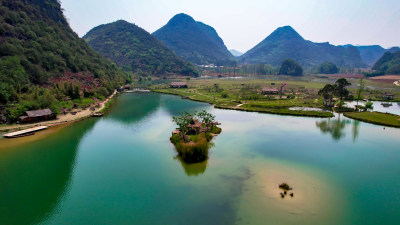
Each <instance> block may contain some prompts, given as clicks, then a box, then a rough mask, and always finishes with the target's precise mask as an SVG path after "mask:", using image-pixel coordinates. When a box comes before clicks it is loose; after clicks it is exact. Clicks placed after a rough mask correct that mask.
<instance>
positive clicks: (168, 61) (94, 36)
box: [83, 20, 198, 76]
mask: <svg viewBox="0 0 400 225" xmlns="http://www.w3.org/2000/svg"><path fill="white" fill-rule="evenodd" d="M83 38H84V39H85V40H86V41H87V43H88V44H89V45H90V46H91V47H92V48H93V49H94V50H96V51H98V52H100V53H101V54H102V55H103V56H105V57H107V58H109V59H111V60H112V61H114V62H115V63H116V64H117V65H118V66H120V67H121V68H123V69H124V70H125V71H131V72H133V73H136V74H138V75H142V76H143V75H156V76H161V75H168V74H180V75H188V76H198V73H197V70H196V68H195V67H194V65H193V64H191V63H189V62H186V61H185V60H184V59H182V58H180V57H179V56H177V55H175V53H174V52H173V51H172V50H171V49H169V48H167V47H166V46H165V45H164V44H163V43H161V42H160V41H159V40H157V39H156V38H155V37H153V36H152V35H151V34H149V33H148V32H147V31H145V30H143V29H142V28H140V27H138V26H136V25H135V24H131V23H128V22H126V21H124V20H119V21H116V22H114V23H109V24H104V25H100V26H98V27H95V28H93V29H92V30H90V31H89V32H88V33H87V34H86V35H85V36H84V37H83Z"/></svg>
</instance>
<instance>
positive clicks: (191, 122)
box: [170, 110, 221, 163]
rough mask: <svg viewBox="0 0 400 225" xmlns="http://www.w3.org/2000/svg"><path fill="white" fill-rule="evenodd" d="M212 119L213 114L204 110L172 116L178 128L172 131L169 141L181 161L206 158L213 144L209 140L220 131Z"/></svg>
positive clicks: (198, 160) (213, 117)
mask: <svg viewBox="0 0 400 225" xmlns="http://www.w3.org/2000/svg"><path fill="white" fill-rule="evenodd" d="M214 119H215V116H213V115H212V114H210V113H208V112H207V111H205V110H203V111H201V112H200V113H197V114H196V113H195V114H190V113H188V112H184V113H183V114H181V115H180V116H177V117H173V121H174V122H175V123H176V124H177V125H178V126H179V128H178V129H177V130H175V131H174V132H173V133H172V136H171V138H170V141H171V143H172V144H174V146H175V148H176V150H177V152H178V155H179V157H181V159H182V160H183V161H185V162H188V163H195V162H202V161H204V160H206V159H207V158H208V149H209V148H210V147H212V145H213V144H212V143H211V140H212V139H213V137H214V136H216V135H218V134H220V133H221V128H219V127H217V126H216V125H217V124H218V123H217V122H215V121H214Z"/></svg>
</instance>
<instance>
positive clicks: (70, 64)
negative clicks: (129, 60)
mask: <svg viewBox="0 0 400 225" xmlns="http://www.w3.org/2000/svg"><path fill="white" fill-rule="evenodd" d="M0 40H1V43H0V103H1V105H3V106H4V105H7V106H8V107H6V108H8V109H9V114H12V113H10V112H11V111H12V110H14V109H15V108H18V107H20V108H21V109H36V108H41V107H49V106H50V105H51V104H52V103H51V100H54V101H56V100H60V99H61V98H63V97H65V96H63V97H62V96H55V92H53V91H52V90H47V89H49V88H50V87H52V86H53V85H54V83H58V82H61V81H62V82H69V81H71V77H79V78H80V79H75V80H74V83H76V84H75V85H76V86H77V89H79V92H80V94H82V89H81V87H82V86H85V87H86V88H87V89H88V90H89V89H92V88H94V89H97V88H98V87H100V86H106V88H107V89H112V88H114V87H116V86H118V85H121V84H123V83H125V82H126V81H127V80H129V77H128V76H127V75H126V74H125V73H123V72H122V71H121V70H120V69H118V68H117V66H116V65H115V64H113V63H111V62H110V61H109V60H107V59H105V58H104V57H103V56H101V55H100V54H99V53H96V52H95V51H94V50H92V49H91V48H90V47H89V46H88V45H87V44H86V42H85V41H84V40H83V39H80V38H79V37H78V36H77V35H76V34H75V33H74V32H73V31H72V29H71V28H70V27H69V25H68V23H67V21H66V19H65V17H64V15H63V13H62V10H61V7H60V3H59V2H58V1H57V0H15V1H6V0H0ZM35 85H38V86H40V88H39V87H35ZM43 88H46V89H43ZM92 92H93V93H94V92H95V90H92ZM67 95H68V93H67ZM40 96H43V98H44V100H43V101H44V103H43V102H41V100H40V99H41V97H40ZM57 97H59V99H58V98H57ZM70 97H73V96H70ZM11 104H13V105H11ZM12 107H13V109H11V108H12ZM1 108H3V109H4V107H0V109H1ZM19 111H21V110H19ZM3 113H4V111H3ZM0 114H2V112H0Z"/></svg>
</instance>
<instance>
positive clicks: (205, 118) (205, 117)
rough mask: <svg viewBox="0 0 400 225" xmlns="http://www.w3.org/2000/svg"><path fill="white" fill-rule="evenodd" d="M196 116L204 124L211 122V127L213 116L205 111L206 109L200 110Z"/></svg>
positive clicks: (207, 124)
mask: <svg viewBox="0 0 400 225" xmlns="http://www.w3.org/2000/svg"><path fill="white" fill-rule="evenodd" d="M197 116H198V117H199V119H200V120H201V122H202V123H204V124H206V126H209V125H210V124H211V128H212V127H213V126H212V122H214V120H215V116H214V115H213V114H211V113H209V112H207V111H206V110H202V111H200V112H199V113H197Z"/></svg>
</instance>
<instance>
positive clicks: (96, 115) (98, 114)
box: [92, 113, 103, 117]
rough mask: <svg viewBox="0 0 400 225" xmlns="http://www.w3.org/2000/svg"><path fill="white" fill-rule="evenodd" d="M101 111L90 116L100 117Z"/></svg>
mask: <svg viewBox="0 0 400 225" xmlns="http://www.w3.org/2000/svg"><path fill="white" fill-rule="evenodd" d="M102 116H103V113H93V114H92V117H102Z"/></svg>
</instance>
